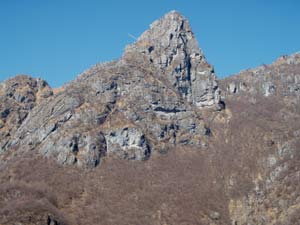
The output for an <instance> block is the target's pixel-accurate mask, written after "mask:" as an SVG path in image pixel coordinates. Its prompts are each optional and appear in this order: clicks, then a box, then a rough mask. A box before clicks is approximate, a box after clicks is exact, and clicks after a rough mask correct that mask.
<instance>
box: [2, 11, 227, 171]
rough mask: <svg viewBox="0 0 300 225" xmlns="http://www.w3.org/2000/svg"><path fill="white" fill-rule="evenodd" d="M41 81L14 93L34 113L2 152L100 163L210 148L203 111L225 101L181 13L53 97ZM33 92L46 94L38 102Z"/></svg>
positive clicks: (82, 164) (167, 18)
mask: <svg viewBox="0 0 300 225" xmlns="http://www.w3.org/2000/svg"><path fill="white" fill-rule="evenodd" d="M27 79H29V80H34V79H33V78H27ZM8 82H9V81H8ZM35 82H36V83H35V84H34V85H33V84H32V85H31V86H34V88H35V89H34V90H32V91H31V92H28V91H27V92H26V93H25V94H24V93H23V92H22V91H13V93H12V94H11V95H12V98H14V99H15V101H19V102H22V103H23V102H24V104H27V105H26V107H27V108H28V111H26V116H23V118H22V120H20V122H19V125H18V127H15V128H14V129H15V130H14V132H11V133H10V135H9V137H7V138H6V139H5V141H4V143H3V144H2V147H1V151H10V150H11V151H12V150H14V151H20V152H26V151H30V150H35V151H38V152H40V153H41V154H42V155H44V156H46V157H54V158H56V159H57V161H58V162H59V163H60V164H66V165H72V164H76V165H78V166H80V167H94V166H96V165H99V164H100V162H101V158H102V157H104V156H106V155H117V156H119V157H120V158H123V159H128V160H146V159H148V158H149V157H150V155H151V154H152V153H155V152H166V151H168V149H171V148H174V146H176V145H181V146H185V145H191V146H196V145H199V144H200V146H206V145H207V144H206V142H207V140H206V139H207V138H209V136H210V134H211V131H210V129H209V127H208V125H207V124H206V122H205V121H204V120H203V118H201V116H200V114H201V110H206V109H208V110H212V112H213V111H217V110H219V109H220V107H221V106H220V104H219V103H220V95H219V88H218V84H217V81H216V76H215V74H214V71H213V67H212V66H211V65H209V64H208V63H207V61H206V59H205V57H204V55H203V53H202V51H201V49H200V48H199V47H198V44H197V41H196V40H195V37H194V34H193V33H192V31H191V28H190V25H189V23H188V21H187V20H186V19H185V18H184V17H183V16H182V15H180V14H179V13H178V12H175V11H172V12H170V13H168V14H166V15H165V16H164V17H163V18H161V19H160V20H158V21H156V22H154V23H153V24H152V25H151V26H150V29H149V30H148V31H146V32H144V33H143V34H142V35H141V37H140V38H139V39H138V40H137V42H136V43H134V44H132V45H130V46H128V47H127V48H126V50H125V52H124V55H123V56H122V57H121V59H120V60H117V61H113V62H110V63H105V64H99V65H96V66H94V67H92V68H91V69H89V70H87V71H86V72H84V73H83V74H81V75H80V76H79V77H78V78H77V79H76V80H74V81H72V82H70V83H69V84H66V85H65V86H64V87H63V88H61V90H60V91H56V92H55V94H54V95H53V92H52V91H51V89H50V88H49V87H48V86H47V85H46V84H44V83H43V82H42V81H39V82H40V83H39V82H38V81H35ZM6 83H7V82H6ZM6 83H4V84H3V85H5V84H6ZM19 86H20V88H23V86H24V85H23V86H22V85H21V84H20V85H19ZM25 86H26V85H25ZM40 89H42V90H43V91H40ZM22 90H23V89H22ZM2 93H4V95H9V93H8V91H7V90H4V89H3V91H2ZM35 93H37V94H35ZM35 95H37V96H38V98H43V99H44V100H43V101H40V102H39V103H38V104H35V99H36V98H37V97H35ZM38 98H37V99H38ZM34 106H35V107H34ZM1 110H2V109H1ZM9 110H11V107H7V110H6V108H3V110H2V112H1V117H2V118H6V117H7V115H8V114H9ZM28 113H29V114H28ZM27 114H28V115H27ZM2 123H3V122H2Z"/></svg>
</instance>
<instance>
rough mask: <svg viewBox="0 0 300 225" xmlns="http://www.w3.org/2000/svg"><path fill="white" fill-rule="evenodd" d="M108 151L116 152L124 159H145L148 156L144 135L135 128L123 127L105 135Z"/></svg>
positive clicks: (148, 147) (147, 145)
mask: <svg viewBox="0 0 300 225" xmlns="http://www.w3.org/2000/svg"><path fill="white" fill-rule="evenodd" d="M105 137H106V141H107V148H108V150H109V152H108V153H116V154H117V155H119V156H121V157H122V158H124V159H135V160H145V159H148V158H149V156H150V146H149V143H148V141H147V140H146V138H145V135H144V134H143V133H141V132H140V131H138V130H137V129H136V128H127V127H126V128H123V129H118V130H116V131H111V132H109V133H108V134H107V135H106V136H105Z"/></svg>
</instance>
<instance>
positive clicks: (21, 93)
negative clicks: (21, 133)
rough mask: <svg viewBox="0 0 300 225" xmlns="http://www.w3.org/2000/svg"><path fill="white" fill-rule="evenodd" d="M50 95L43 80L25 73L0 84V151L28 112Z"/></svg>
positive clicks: (48, 88)
mask: <svg viewBox="0 0 300 225" xmlns="http://www.w3.org/2000/svg"><path fill="white" fill-rule="evenodd" d="M52 95H53V92H52V89H51V88H50V87H49V85H48V84H47V83H46V82H45V81H43V80H41V79H35V78H32V77H29V76H25V75H19V76H16V77H14V78H11V79H8V80H7V81H5V82H3V83H1V84H0V152H2V151H5V150H6V148H7V145H8V143H9V141H10V140H11V137H12V136H13V134H14V133H15V132H16V131H17V130H18V128H19V127H20V126H21V124H22V123H23V121H24V120H25V119H26V117H27V116H28V113H29V112H30V111H31V110H32V109H33V108H34V107H35V106H36V105H37V104H39V103H40V102H43V101H45V100H46V99H47V98H49V97H50V96H52Z"/></svg>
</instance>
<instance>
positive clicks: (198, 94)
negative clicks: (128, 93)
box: [123, 11, 220, 107]
mask: <svg viewBox="0 0 300 225" xmlns="http://www.w3.org/2000/svg"><path fill="white" fill-rule="evenodd" d="M137 52H138V53H140V54H141V57H144V58H146V59H147V60H148V61H149V63H151V64H153V65H154V66H155V67H156V68H158V69H159V70H160V72H161V73H162V74H164V75H165V76H166V78H167V79H168V80H169V82H170V83H171V84H172V86H174V87H175V88H176V89H177V90H178V91H179V92H180V94H181V96H182V97H184V98H185V99H186V100H187V101H188V102H191V103H193V104H195V105H196V106H198V107H206V106H212V105H215V104H218V103H219V101H220V96H219V89H218V85H217V82H216V76H215V74H214V70H213V67H212V66H211V65H209V64H208V63H207V61H206V59H205V57H204V55H203V53H202V50H201V49H200V48H199V46H198V43H197V41H196V39H195V37H194V34H193V32H192V30H191V27H190V25H189V22H188V21H187V20H186V19H185V18H184V17H183V16H182V15H180V14H179V13H178V12H176V11H171V12H170V13H168V14H166V15H165V16H164V17H163V18H162V19H160V20H157V21H155V22H154V23H152V24H151V25H150V29H149V30H147V31H146V32H144V33H143V34H142V35H141V37H140V38H139V39H138V40H137V42H136V43H134V44H133V45H130V46H128V47H127V48H126V50H125V54H124V56H123V58H124V59H126V58H127V57H128V55H130V54H134V53H137Z"/></svg>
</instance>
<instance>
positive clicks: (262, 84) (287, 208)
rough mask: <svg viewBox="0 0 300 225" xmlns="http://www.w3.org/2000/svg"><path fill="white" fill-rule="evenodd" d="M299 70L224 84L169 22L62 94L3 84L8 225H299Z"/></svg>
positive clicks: (180, 24) (184, 27)
mask: <svg viewBox="0 0 300 225" xmlns="http://www.w3.org/2000/svg"><path fill="white" fill-rule="evenodd" d="M162 36H163V37H162ZM152 37H154V38H152ZM299 62H300V55H299V54H298V53H295V54H293V55H291V56H283V57H280V58H279V59H278V60H276V61H275V62H274V63H272V64H271V65H263V66H261V67H258V68H255V69H250V70H245V71H242V72H241V73H239V74H237V75H235V76H231V77H226V78H224V79H220V80H217V77H216V75H215V73H214V70H213V66H212V65H210V64H208V63H207V61H206V59H205V56H204V54H203V52H202V50H201V49H200V48H199V46H198V44H197V41H196V39H195V37H194V35H193V33H192V31H191V28H190V26H189V23H188V21H187V20H186V18H185V17H183V16H182V15H181V14H179V13H178V12H176V11H171V12H170V13H168V14H166V15H165V16H163V17H162V18H161V19H159V20H157V21H155V22H154V23H153V25H152V26H150V29H149V30H147V31H145V32H144V33H143V34H142V35H141V38H139V39H138V40H137V42H136V43H133V44H132V45H130V46H128V47H127V48H126V49H125V51H124V54H123V55H122V56H121V58H120V59H118V60H115V61H112V62H109V63H105V64H99V65H95V66H93V67H92V68H90V69H88V70H87V71H85V72H84V73H82V74H81V75H79V76H78V77H77V78H76V79H75V80H73V81H71V82H69V83H67V84H66V85H64V86H63V87H61V88H58V89H52V88H51V87H50V86H49V85H48V84H47V82H45V81H43V80H41V79H36V78H32V77H29V76H17V77H14V78H11V79H8V80H6V81H5V82H3V83H1V84H0V181H1V183H2V184H3V185H1V187H0V223H1V224H5V225H8V224H22V225H24V224H30V225H37V224H57V225H62V224H157V225H161V224H180V225H183V224H186V225H187V224H201V225H202V224H203V225H206V224H207V225H208V224H210V225H212V224H214V225H222V224H224V225H225V224H234V225H244V224H261V225H265V224H268V225H279V224H282V225H284V224H298V222H299V221H300V217H299V215H300V213H299V212H300V207H299V205H300V198H299V195H300V189H299V185H297V184H298V183H297V182H298V181H299V180H300V167H299V160H300V154H299V151H298V149H299V147H300V142H299V135H300V124H299V122H298V121H300V120H299V119H300V116H299V115H300V107H299V104H298V103H299V98H300V63H299Z"/></svg>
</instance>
